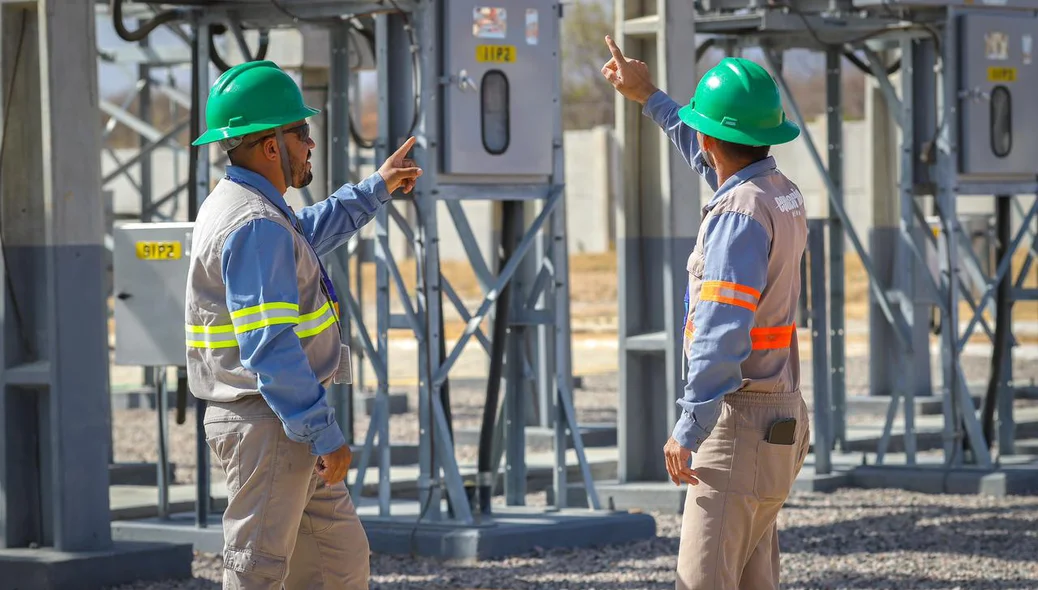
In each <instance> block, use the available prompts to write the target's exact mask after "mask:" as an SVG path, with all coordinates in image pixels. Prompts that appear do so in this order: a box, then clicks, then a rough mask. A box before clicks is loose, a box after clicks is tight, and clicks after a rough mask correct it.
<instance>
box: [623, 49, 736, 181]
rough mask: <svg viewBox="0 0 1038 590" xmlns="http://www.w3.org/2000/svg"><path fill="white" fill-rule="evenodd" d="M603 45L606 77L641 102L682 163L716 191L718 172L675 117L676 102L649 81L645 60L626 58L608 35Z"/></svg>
mask: <svg viewBox="0 0 1038 590" xmlns="http://www.w3.org/2000/svg"><path fill="white" fill-rule="evenodd" d="M606 45H607V46H608V47H609V53H610V55H611V57H610V58H609V61H608V62H606V64H605V65H604V66H602V75H603V76H605V79H606V80H608V81H609V83H610V84H612V85H613V88H615V89H616V91H617V92H619V93H620V94H621V95H622V96H623V97H624V98H627V99H628V100H633V101H634V102H637V103H638V104H640V105H642V114H643V115H645V116H647V117H649V118H651V119H652V120H653V122H655V123H656V124H657V125H659V126H660V128H661V129H663V131H664V132H665V133H666V134H667V137H669V138H670V141H671V142H673V144H674V146H675V147H677V149H678V152H679V153H680V154H681V157H683V158H684V159H685V162H687V163H688V165H689V166H691V167H692V168H693V169H694V170H695V171H696V172H698V173H699V175H700V176H702V177H703V178H705V179H706V181H707V184H709V185H710V187H711V188H712V189H714V190H717V173H716V172H715V171H714V170H713V169H712V168H710V167H709V166H707V165H706V163H705V160H704V159H703V153H702V152H701V151H700V149H699V141H698V140H697V139H696V132H695V131H694V130H693V129H692V128H691V127H689V126H688V125H685V124H684V123H683V122H682V121H681V119H680V118H679V117H678V110H679V108H680V107H679V105H678V104H677V103H676V102H674V100H673V99H671V98H670V97H669V96H667V93H666V92H664V91H662V90H660V89H659V88H657V87H656V86H655V85H654V84H653V83H652V77H651V76H650V75H649V66H647V65H646V64H645V62H643V61H640V60H637V59H628V58H627V57H625V56H624V54H623V53H622V52H621V51H620V48H619V47H617V46H616V43H615V42H613V39H612V38H611V37H608V36H607V37H606Z"/></svg>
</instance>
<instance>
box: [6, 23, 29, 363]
mask: <svg viewBox="0 0 1038 590" xmlns="http://www.w3.org/2000/svg"><path fill="white" fill-rule="evenodd" d="M19 12H21V13H22V20H21V26H20V27H19V30H18V46H17V48H16V49H15V53H14V64H13V65H12V67H11V85H10V86H9V87H8V88H7V96H6V97H5V98H4V119H3V125H4V130H3V135H2V136H0V171H2V170H3V163H4V154H5V153H6V151H7V132H8V130H9V129H10V128H11V125H10V123H11V102H12V97H13V96H14V88H15V84H16V82H17V81H18V66H19V65H21V62H22V48H23V46H24V44H25V30H26V28H27V21H28V20H29V19H28V16H27V13H28V10H24V9H23V10H20V11H19ZM0 186H2V185H0ZM2 197H3V192H2V191H0V199H2ZM2 215H3V202H2V200H0V256H2V257H3V261H4V280H5V281H6V283H7V292H8V293H9V294H10V300H11V308H12V311H13V312H14V319H15V322H16V323H17V324H18V337H19V339H20V340H21V341H22V347H23V350H24V352H25V354H26V355H27V356H28V357H29V358H36V350H35V347H34V346H33V345H32V342H31V341H30V340H29V336H28V334H27V333H26V326H25V316H24V315H22V308H21V305H19V303H18V296H17V294H16V293H15V290H14V279H13V278H12V277H11V266H10V264H9V261H8V258H7V242H6V239H5V237H4V232H3V218H2Z"/></svg>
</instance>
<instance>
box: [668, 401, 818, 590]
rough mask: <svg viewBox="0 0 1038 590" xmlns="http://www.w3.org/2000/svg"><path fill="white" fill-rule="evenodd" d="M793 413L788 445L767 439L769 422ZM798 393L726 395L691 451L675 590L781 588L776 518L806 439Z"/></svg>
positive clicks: (805, 414)
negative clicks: (692, 481)
mask: <svg viewBox="0 0 1038 590" xmlns="http://www.w3.org/2000/svg"><path fill="white" fill-rule="evenodd" d="M781 418H796V420H797V428H796V434H795V437H794V439H795V440H794V444H793V445H775V444H769V443H768V442H765V440H764V439H765V435H766V433H767V431H768V428H769V427H770V426H771V424H772V423H774V422H775V421H776V420H779V419H781ZM808 434H809V425H808V412H807V406H806V405H805V404H804V400H803V398H802V397H801V395H800V392H799V391H797V392H792V393H770V394H762V393H748V392H736V393H733V394H729V395H727V396H725V401H724V402H723V403H722V404H721V414H720V416H719V418H718V421H717V425H716V426H715V427H714V429H713V431H712V432H711V433H710V436H709V437H707V439H706V440H705V441H703V444H702V446H701V447H700V449H699V451H698V452H697V453H695V454H694V455H693V457H692V469H694V470H695V471H696V472H698V474H699V478H700V482H699V485H695V486H691V485H690V486H688V494H687V496H686V497H685V509H684V514H683V516H682V520H681V541H680V548H679V549H678V566H677V583H676V585H675V587H676V588H677V589H678V590H774V589H777V588H778V587H779V542H778V528H777V526H776V519H777V517H778V513H779V509H780V508H781V507H782V504H783V503H784V502H785V501H786V498H787V496H788V495H789V492H790V489H791V488H792V486H793V481H794V480H795V479H796V476H797V475H798V474H799V473H800V469H801V467H802V466H803V464H804V458H805V457H806V456H807V451H808V445H809V442H808V441H809V437H808Z"/></svg>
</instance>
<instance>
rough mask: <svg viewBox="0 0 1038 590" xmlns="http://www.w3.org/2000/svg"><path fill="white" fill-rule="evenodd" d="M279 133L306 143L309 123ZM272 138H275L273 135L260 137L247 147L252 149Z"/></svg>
mask: <svg viewBox="0 0 1038 590" xmlns="http://www.w3.org/2000/svg"><path fill="white" fill-rule="evenodd" d="M281 132H282V133H285V134H288V133H291V134H292V135H295V136H296V137H297V138H299V141H302V142H306V141H307V140H309V139H310V124H309V123H302V124H299V125H296V126H295V127H291V128H289V129H282V130H281ZM274 136H275V134H273V133H271V134H269V135H264V136H263V137H260V138H259V139H257V140H254V141H252V142H251V143H249V145H248V147H252V146H254V145H257V144H259V143H260V142H262V141H264V140H266V139H268V138H271V137H274Z"/></svg>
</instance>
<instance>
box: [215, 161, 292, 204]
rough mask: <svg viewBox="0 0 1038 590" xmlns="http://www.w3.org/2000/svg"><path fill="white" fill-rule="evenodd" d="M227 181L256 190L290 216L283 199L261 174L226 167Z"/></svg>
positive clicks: (236, 167) (231, 166)
mask: <svg viewBox="0 0 1038 590" xmlns="http://www.w3.org/2000/svg"><path fill="white" fill-rule="evenodd" d="M227 179H228V180H230V181H232V182H236V183H238V184H244V185H247V186H250V187H252V188H254V189H256V190H257V191H259V192H260V194H261V195H263V196H264V197H266V199H267V200H268V201H270V202H271V203H273V204H274V205H275V206H276V207H277V208H278V209H281V211H282V212H283V213H284V214H285V215H289V216H291V215H292V210H291V209H290V208H289V207H288V203H287V202H286V201H285V197H284V196H283V195H282V194H281V193H279V192H278V189H277V188H275V187H274V184H273V183H271V182H270V181H269V180H267V179H266V177H264V176H263V175H262V174H259V173H256V172H253V171H252V170H249V169H248V168H242V167H241V166H234V165H233V164H232V165H230V166H227Z"/></svg>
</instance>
